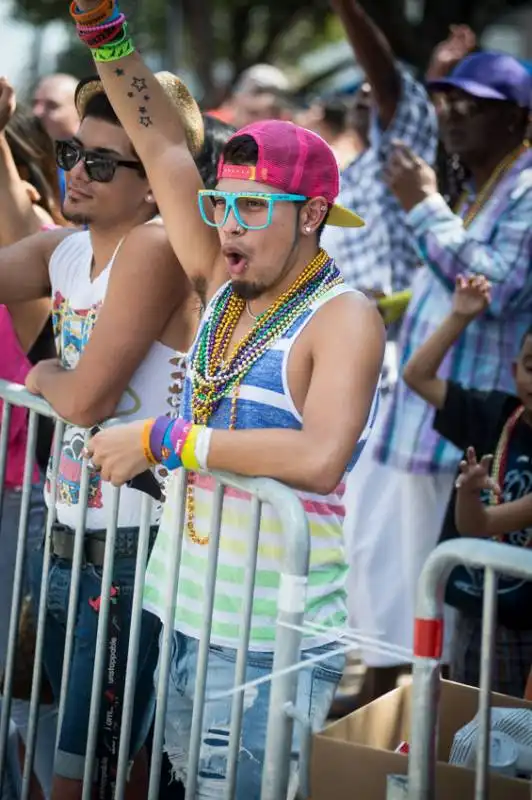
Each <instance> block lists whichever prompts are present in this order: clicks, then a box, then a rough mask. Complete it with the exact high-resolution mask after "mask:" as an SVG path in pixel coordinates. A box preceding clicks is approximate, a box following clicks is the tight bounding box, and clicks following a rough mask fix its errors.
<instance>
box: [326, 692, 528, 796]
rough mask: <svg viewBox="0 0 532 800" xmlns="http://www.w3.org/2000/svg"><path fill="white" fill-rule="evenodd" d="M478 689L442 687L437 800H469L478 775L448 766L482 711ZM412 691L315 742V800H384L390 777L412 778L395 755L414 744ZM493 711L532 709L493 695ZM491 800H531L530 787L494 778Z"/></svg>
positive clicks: (361, 712)
mask: <svg viewBox="0 0 532 800" xmlns="http://www.w3.org/2000/svg"><path fill="white" fill-rule="evenodd" d="M478 695H479V692H478V689H473V688H471V687H469V686H462V685H461V684H458V683H451V682H449V681H442V686H441V699H440V716H439V737H438V764H437V767H436V775H437V777H436V783H437V788H436V800H457V798H460V800H469V799H470V798H471V800H472V799H473V797H474V785H475V772H474V770H471V769H466V768H464V767H457V766H451V765H449V764H448V763H447V761H448V759H449V754H450V752H451V745H452V743H453V738H454V735H455V733H456V732H457V731H458V730H459V729H460V728H462V727H463V726H464V725H466V724H467V723H468V722H470V721H471V720H472V719H473V717H474V716H475V715H476V713H477V710H478ZM410 698H411V686H410V685H409V686H402V687H401V688H400V689H396V690H395V691H394V692H390V694H387V695H385V696H384V697H381V698H379V700H376V701H375V702H374V703H370V705H367V706H364V707H363V708H360V709H359V710H358V711H355V712H354V713H353V714H350V715H349V716H348V717H345V718H344V719H341V720H339V721H338V722H334V723H332V724H331V725H329V726H328V727H327V728H325V730H323V731H322V732H321V733H319V734H316V735H315V736H314V741H313V750H312V762H311V796H312V800H353V798H354V797H356V798H357V800H359V798H360V800H385V798H386V781H387V776H388V775H392V774H394V775H404V774H406V773H407V772H408V756H405V755H401V754H400V753H394V752H393V751H394V750H395V748H396V747H398V746H399V744H400V743H401V742H402V741H403V740H405V741H409V740H410ZM492 704H493V705H494V706H506V707H508V708H529V709H532V703H527V702H526V701H524V700H518V699H517V698H513V697H506V696H505V695H501V694H493V695H492ZM489 796H490V800H530V784H529V783H528V781H522V780H515V779H512V778H506V777H503V776H501V775H496V774H492V775H491V779H490V795H489Z"/></svg>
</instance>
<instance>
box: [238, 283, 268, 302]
mask: <svg viewBox="0 0 532 800" xmlns="http://www.w3.org/2000/svg"><path fill="white" fill-rule="evenodd" d="M231 287H232V289H233V292H234V293H235V294H236V295H237V297H240V298H241V299H242V300H256V299H257V298H258V297H260V296H261V295H263V294H264V292H265V291H266V289H267V287H266V286H264V284H262V283H247V282H246V281H231Z"/></svg>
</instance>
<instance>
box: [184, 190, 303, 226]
mask: <svg viewBox="0 0 532 800" xmlns="http://www.w3.org/2000/svg"><path fill="white" fill-rule="evenodd" d="M305 200H307V198H306V197H305V196H304V195H302V194H268V193H267V192H266V193H265V192H220V191H217V190H216V189H202V190H201V191H199V192H198V203H199V208H200V212H201V216H202V219H203V221H204V222H205V223H206V224H207V225H210V226H211V228H221V227H223V226H224V225H225V223H226V222H227V218H228V217H229V214H230V213H231V211H232V212H233V214H234V217H235V219H236V221H237V223H238V224H239V225H240V227H241V228H245V229H246V230H250V231H260V230H262V229H263V228H267V227H268V225H271V221H272V216H273V207H274V204H275V203H279V202H285V203H301V202H303V201H305ZM213 208H214V219H212V218H211V215H212V214H213Z"/></svg>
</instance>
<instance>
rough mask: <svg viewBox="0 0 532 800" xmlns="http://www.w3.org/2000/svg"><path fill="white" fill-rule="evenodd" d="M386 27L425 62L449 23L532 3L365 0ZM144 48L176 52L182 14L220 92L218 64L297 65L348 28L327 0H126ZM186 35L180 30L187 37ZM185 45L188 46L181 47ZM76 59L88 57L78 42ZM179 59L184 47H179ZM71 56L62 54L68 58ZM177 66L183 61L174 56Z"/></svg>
mask: <svg viewBox="0 0 532 800" xmlns="http://www.w3.org/2000/svg"><path fill="white" fill-rule="evenodd" d="M360 1H361V2H362V5H363V6H364V7H365V8H366V10H367V11H368V12H369V13H370V14H371V15H372V16H373V19H374V20H375V21H376V22H377V24H378V25H380V27H381V28H382V29H383V31H384V33H385V34H386V35H387V37H388V39H389V41H390V43H391V45H392V47H393V50H394V52H395V53H396V55H397V56H398V57H399V58H402V59H403V60H405V61H406V62H408V63H410V64H412V65H413V66H416V67H419V68H422V67H424V66H425V65H426V64H427V62H428V60H429V57H430V54H431V52H432V49H433V48H434V46H435V45H436V44H437V43H438V42H440V41H441V40H442V39H443V38H445V36H446V33H447V30H448V28H449V25H451V24H453V23H466V24H468V25H470V26H471V27H472V28H473V30H475V31H476V32H477V34H480V33H482V31H483V30H484V29H485V28H486V27H487V26H488V25H490V24H491V23H493V22H494V21H496V20H497V19H498V18H499V17H500V16H501V15H502V14H504V13H505V12H507V11H509V10H511V9H514V8H518V7H520V6H525V5H528V0H424V3H423V5H424V10H423V14H422V16H421V19H419V20H418V21H412V20H411V19H409V18H408V16H407V13H406V11H405V8H406V5H407V4H406V3H405V0H360ZM121 4H122V7H123V8H124V10H126V11H128V12H130V14H131V16H132V20H133V26H134V28H136V29H137V33H138V34H139V35H140V36H141V37H142V44H143V47H144V48H145V49H149V50H152V51H156V52H161V53H165V52H166V53H167V61H168V58H169V59H170V60H172V58H171V53H172V50H173V49H175V48H172V44H173V42H172V37H177V36H178V31H177V30H175V29H174V28H173V26H172V20H173V19H178V18H180V19H181V20H182V22H183V29H184V31H185V36H184V37H183V39H182V41H183V43H184V45H183V47H184V50H185V55H186V60H187V62H188V63H189V65H190V67H191V69H192V70H193V71H194V72H195V73H196V74H197V75H198V77H199V80H200V83H201V85H202V86H203V89H204V92H205V94H206V96H207V97H208V98H209V99H213V92H214V87H215V83H216V81H215V65H216V64H219V63H220V62H222V63H225V64H226V65H227V67H228V71H229V72H231V73H232V74H233V76H236V75H238V74H239V73H240V72H241V71H242V70H244V69H245V68H246V67H247V66H249V65H251V64H253V63H257V62H262V61H270V62H279V63H281V64H284V65H290V64H294V63H296V62H297V59H298V58H299V56H300V55H301V54H302V53H303V52H305V51H308V50H309V49H311V48H313V47H316V46H319V44H320V43H322V42H326V41H330V40H331V39H334V38H335V37H338V36H341V35H342V34H341V30H340V28H339V26H338V25H337V24H335V22H334V18H333V17H332V15H331V12H330V7H329V2H328V0H312V2H309V0H268V2H266V1H265V0H122V3H121ZM15 7H16V13H17V15H18V16H19V17H21V18H23V19H25V20H27V21H29V22H31V23H33V24H34V25H37V26H41V25H43V24H46V23H47V22H49V21H51V20H57V19H65V20H66V19H67V17H68V0H15ZM180 40H181V37H180ZM181 49H183V48H181ZM74 54H75V56H76V59H77V60H75V61H74V64H76V63H77V64H78V67H79V66H80V65H84V64H85V61H84V59H83V57H82V56H81V55H80V53H79V50H76V49H74ZM179 55H180V60H181V59H182V55H183V53H180V54H179ZM68 63H69V62H68V61H67V62H66V64H65V61H64V60H63V66H65V65H68ZM167 65H168V66H169V67H170V68H172V67H176V66H177V65H176V64H171V63H169V64H167Z"/></svg>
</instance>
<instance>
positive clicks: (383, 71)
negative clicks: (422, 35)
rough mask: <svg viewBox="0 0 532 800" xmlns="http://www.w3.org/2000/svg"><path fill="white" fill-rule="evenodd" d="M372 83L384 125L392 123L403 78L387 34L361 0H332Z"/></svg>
mask: <svg viewBox="0 0 532 800" xmlns="http://www.w3.org/2000/svg"><path fill="white" fill-rule="evenodd" d="M331 5H332V7H333V9H334V10H335V11H336V13H337V14H338V16H339V17H340V19H341V21H342V24H343V26H344V28H345V32H346V34H347V38H348V39H349V42H350V44H351V47H352V48H353V50H354V52H355V56H356V58H357V61H358V63H359V64H360V66H361V67H362V69H363V71H364V73H365V75H366V79H367V80H368V82H369V83H370V84H371V88H372V90H373V95H374V98H375V103H376V105H377V109H378V113H379V121H380V124H381V126H382V128H387V127H388V125H389V124H390V123H391V121H392V119H393V117H394V115H395V112H396V109H397V105H398V103H399V100H400V97H401V78H400V75H399V72H398V70H397V67H396V64H395V59H394V56H393V53H392V50H391V48H390V45H389V44H388V41H387V39H386V37H385V36H384V34H383V32H382V31H381V30H380V28H378V27H377V25H375V23H374V22H373V20H372V19H371V18H370V17H369V16H368V15H367V14H366V12H365V11H364V9H363V8H362V7H361V5H360V4H359V3H358V0H331Z"/></svg>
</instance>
